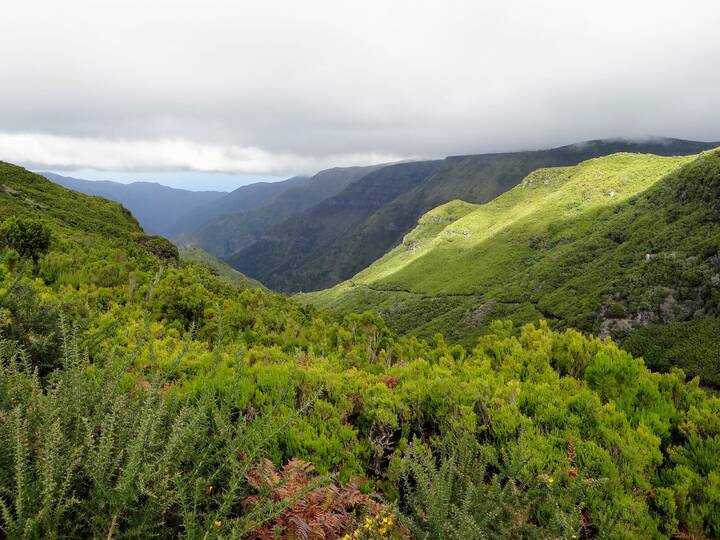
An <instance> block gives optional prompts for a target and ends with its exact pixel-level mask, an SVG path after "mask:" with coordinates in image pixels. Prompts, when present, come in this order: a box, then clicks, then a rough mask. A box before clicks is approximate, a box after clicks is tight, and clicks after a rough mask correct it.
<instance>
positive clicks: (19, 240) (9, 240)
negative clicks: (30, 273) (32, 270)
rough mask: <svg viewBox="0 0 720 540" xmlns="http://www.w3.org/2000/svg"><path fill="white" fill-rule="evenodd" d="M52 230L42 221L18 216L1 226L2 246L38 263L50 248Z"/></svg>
mask: <svg viewBox="0 0 720 540" xmlns="http://www.w3.org/2000/svg"><path fill="white" fill-rule="evenodd" d="M50 238H51V234H50V229H49V228H48V227H47V226H46V225H45V224H44V223H43V222H41V221H38V220H35V219H23V218H19V217H17V216H12V217H9V218H7V219H6V220H5V221H3V222H2V224H0V245H2V246H4V247H8V248H11V249H14V250H15V251H17V252H18V253H19V254H20V255H21V256H22V257H29V258H31V259H32V260H33V262H35V263H37V261H38V259H39V258H40V255H42V254H43V253H47V251H48V249H49V248H50Z"/></svg>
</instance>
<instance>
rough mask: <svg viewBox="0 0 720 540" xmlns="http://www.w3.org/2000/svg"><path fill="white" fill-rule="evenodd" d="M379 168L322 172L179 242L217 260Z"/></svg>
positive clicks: (238, 210)
mask: <svg viewBox="0 0 720 540" xmlns="http://www.w3.org/2000/svg"><path fill="white" fill-rule="evenodd" d="M382 166H383V165H374V166H368V167H336V168H333V169H328V170H325V171H321V172H319V173H317V174H316V175H315V176H313V177H311V178H309V179H308V180H307V181H304V182H301V183H296V184H295V185H293V186H291V187H289V188H288V189H286V190H285V191H282V192H280V193H278V194H276V195H275V196H273V197H271V198H269V199H267V200H264V201H263V202H262V203H260V204H256V205H255V207H254V208H247V207H246V208H244V209H243V208H242V207H240V206H239V205H238V206H235V208H236V210H234V211H232V212H231V213H227V214H226V215H223V216H220V217H217V218H215V219H211V220H210V221H209V222H207V223H205V224H203V225H202V226H201V227H200V228H199V229H197V230H196V231H194V232H192V233H190V234H186V235H183V236H182V237H181V238H179V239H178V242H179V243H181V244H193V245H197V246H200V247H201V248H203V249H204V250H206V251H208V252H209V253H212V254H213V255H215V256H217V257H228V256H230V255H232V254H233V253H236V252H237V251H239V250H241V249H243V248H245V247H247V246H249V245H250V244H252V243H253V242H255V241H257V240H258V239H259V238H260V236H261V235H262V234H263V233H264V232H265V231H266V230H268V229H269V228H270V227H272V226H273V225H275V224H277V223H281V222H283V221H285V220H286V219H288V218H289V217H290V216H292V215H294V214H297V213H300V212H303V211H304V210H306V209H308V208H310V207H312V206H314V205H316V204H318V203H319V202H321V201H322V200H324V199H327V198H328V197H332V196H333V195H335V194H337V193H339V192H340V191H342V190H343V189H344V188H345V187H347V186H348V185H349V184H351V183H353V182H355V181H356V180H358V179H360V178H362V177H363V176H365V175H367V174H369V173H370V172H372V171H374V170H377V169H379V168H381V167H382Z"/></svg>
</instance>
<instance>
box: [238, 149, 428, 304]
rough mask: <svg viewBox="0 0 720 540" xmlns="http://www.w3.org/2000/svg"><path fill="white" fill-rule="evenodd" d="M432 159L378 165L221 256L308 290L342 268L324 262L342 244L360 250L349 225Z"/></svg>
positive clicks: (279, 286)
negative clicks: (361, 176) (336, 192)
mask: <svg viewBox="0 0 720 540" xmlns="http://www.w3.org/2000/svg"><path fill="white" fill-rule="evenodd" d="M438 164H439V162H437V161H420V162H411V163H399V164H395V165H389V166H387V167H382V168H380V169H378V170H376V171H374V172H372V173H370V174H368V175H366V176H364V177H363V178H361V179H360V180H358V181H357V182H354V183H352V184H350V185H349V186H348V187H347V188H346V189H345V190H343V191H342V192H341V193H340V194H338V195H336V196H334V197H330V198H328V199H325V200H324V201H322V202H321V203H320V204H318V205H316V206H314V207H312V208H311V209H309V210H307V211H305V212H303V213H301V214H298V215H295V216H293V217H291V218H289V219H288V220H286V221H285V222H283V223H281V224H280V225H277V226H275V227H272V228H270V229H269V230H268V231H267V232H266V233H265V234H263V236H262V237H261V239H260V240H259V241H257V242H255V243H254V244H252V245H250V246H249V247H247V248H246V249H244V250H241V251H239V252H237V253H235V254H234V255H232V256H231V257H229V258H228V259H227V261H228V263H229V264H230V266H232V267H233V268H236V269H238V270H240V271H241V272H243V273H244V274H247V275H252V276H254V277H255V278H256V279H259V280H260V281H262V282H263V283H264V284H266V285H267V286H268V287H270V288H271V289H275V290H281V291H294V290H297V289H298V288H299V289H301V290H314V289H318V288H322V287H326V286H330V285H332V284H333V283H337V281H338V280H340V279H341V277H342V276H343V275H344V274H345V273H346V270H345V269H344V268H342V267H341V266H340V265H335V266H328V264H327V263H328V261H333V260H337V257H338V255H339V253H342V252H343V250H346V249H359V250H362V246H353V247H350V245H351V242H352V241H353V237H354V233H355V231H356V230H357V229H358V228H359V227H361V226H362V224H363V223H365V222H366V221H367V220H368V219H369V218H370V217H371V216H372V215H373V214H374V213H375V212H377V211H378V210H379V209H380V208H382V207H383V206H384V205H386V204H388V203H389V202H391V201H393V200H394V199H395V198H397V197H398V196H399V195H400V194H402V193H405V192H407V191H409V190H410V189H412V188H413V187H414V186H417V185H418V184H420V183H421V182H423V181H424V180H425V179H426V178H427V177H428V176H429V175H430V174H431V173H432V171H433V170H434V169H435V167H437V165H438ZM368 256H369V257H372V253H369V254H368ZM369 260H372V258H370V259H369ZM311 261H316V262H317V265H312V264H310V262H311Z"/></svg>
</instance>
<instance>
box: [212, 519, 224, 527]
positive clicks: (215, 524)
mask: <svg viewBox="0 0 720 540" xmlns="http://www.w3.org/2000/svg"><path fill="white" fill-rule="evenodd" d="M220 525H222V521H220V520H219V519H216V520H215V521H213V526H214V527H215V528H216V529H219V528H220Z"/></svg>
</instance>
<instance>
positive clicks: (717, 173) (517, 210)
mask: <svg viewBox="0 0 720 540" xmlns="http://www.w3.org/2000/svg"><path fill="white" fill-rule="evenodd" d="M719 178H720V153H718V152H717V151H714V152H707V153H705V154H702V155H701V156H699V157H696V158H693V157H680V158H662V157H657V156H651V155H641V154H615V155H612V156H608V157H604V158H597V159H594V160H590V161H587V162H584V163H582V164H580V165H578V166H575V167H561V168H550V169H540V170H538V171H535V172H533V173H532V174H530V175H529V176H528V177H527V178H526V179H525V180H524V181H523V183H522V184H521V185H520V186H518V187H517V188H515V189H513V190H511V191H510V192H508V193H506V194H504V195H502V196H500V197H498V198H497V199H495V200H494V201H492V202H490V203H488V204H485V205H479V206H478V205H470V204H467V203H462V202H453V203H449V204H447V205H444V206H441V207H439V208H437V209H435V210H433V211H432V212H430V213H428V214H427V215H426V216H424V217H423V218H422V219H421V220H420V223H419V225H418V227H417V228H416V229H415V230H414V231H412V232H411V233H410V234H408V235H407V236H406V237H405V239H404V241H403V244H402V245H400V246H398V247H397V248H395V249H394V250H393V251H391V252H390V253H388V254H387V255H386V256H385V257H383V258H382V259H380V260H379V261H377V262H376V263H374V264H373V265H372V266H370V267H369V268H368V269H366V270H364V271H363V272H361V273H359V274H358V275H357V276H355V277H354V278H353V279H352V280H350V281H348V282H346V283H344V284H342V285H340V286H337V287H335V288H334V289H331V290H329V291H324V292H321V293H317V294H314V295H310V296H309V298H310V300H311V301H314V302H317V303H318V304H319V305H322V306H326V307H336V308H340V309H346V310H362V309H373V310H376V311H380V312H382V314H383V315H384V317H385V318H386V319H387V320H388V322H389V324H390V325H391V327H393V328H394V329H396V330H399V331H403V332H407V331H412V332H414V333H417V334H418V335H421V336H431V335H433V334H434V333H435V332H443V333H445V334H446V335H447V336H448V337H449V338H451V339H452V340H456V341H460V342H464V343H472V342H473V340H474V339H475V338H476V337H477V336H478V335H481V334H483V333H485V332H487V331H488V328H489V326H488V325H489V323H490V322H491V321H492V320H493V319H497V318H505V317H507V318H511V319H513V320H515V321H518V322H531V321H537V320H539V319H543V318H544V319H547V320H548V321H550V322H551V324H552V325H554V326H555V327H567V326H571V327H574V328H579V329H581V330H584V331H587V332H593V333H595V334H600V335H602V336H605V335H611V336H613V337H615V338H616V339H619V340H623V339H625V338H626V336H628V334H632V332H633V331H635V330H636V329H638V328H643V327H645V326H646V325H648V324H654V326H652V327H651V328H647V329H643V330H642V333H641V334H639V335H637V336H634V337H631V338H629V341H628V343H630V344H631V346H630V347H631V350H632V351H633V352H634V353H635V354H637V355H642V356H645V358H646V360H648V361H649V362H650V364H651V365H652V366H654V367H657V368H663V369H667V367H668V366H669V365H676V366H681V367H684V368H685V369H687V370H688V371H689V372H690V373H691V374H692V375H701V377H702V378H703V382H704V383H706V384H712V385H718V384H720V364H719V363H718V362H717V361H716V360H715V359H716V358H717V341H716V339H715V338H714V337H713V332H712V331H710V329H711V328H714V327H715V326H716V325H715V324H714V323H712V322H709V323H706V322H702V321H705V320H707V319H713V318H716V317H718V316H720V311H719V309H720V307H719V306H720V304H719V302H720V288H719V286H720V274H719V269H720V265H719V263H718V261H719V260H720V258H719V255H718V253H719V252H718V250H719V249H720V244H719V243H718V242H719V241H720V240H719V239H720V219H719V218H718V214H717V210H716V208H715V206H716V201H717V200H718V197H719V196H720V192H718V191H717V185H718V182H719V180H718V179H719ZM682 321H686V322H684V323H683V324H682V325H673V324H670V325H669V326H665V325H667V324H669V323H679V322H682ZM666 332H667V336H666V338H663V339H661V338H660V334H663V333H666ZM681 334H682V335H683V336H684V337H680V335H681ZM643 336H644V337H643ZM669 341H672V342H673V343H675V344H676V346H674V347H672V348H667V347H665V346H662V345H660V343H665V344H667V343H669ZM681 342H682V343H684V344H685V345H687V347H685V346H683V344H682V343H681Z"/></svg>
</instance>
